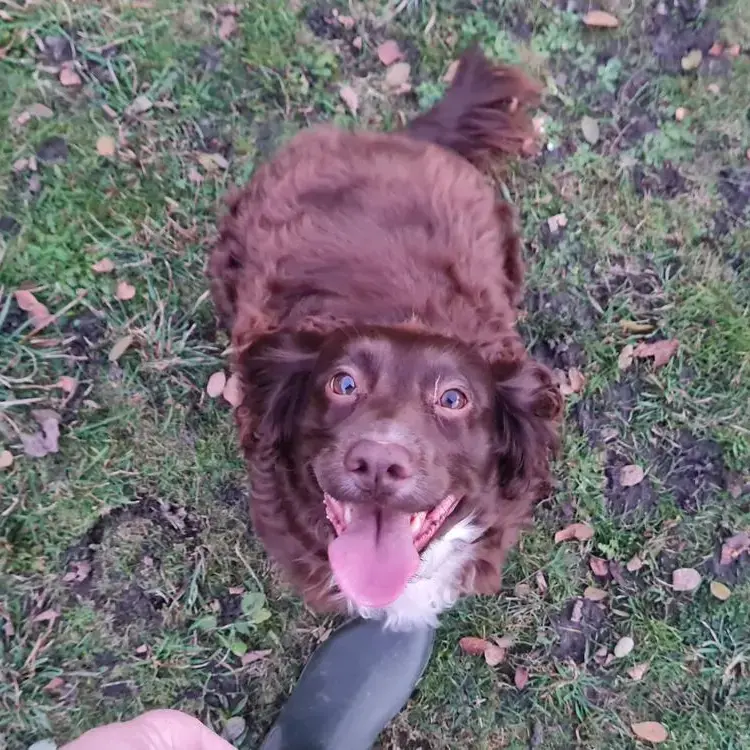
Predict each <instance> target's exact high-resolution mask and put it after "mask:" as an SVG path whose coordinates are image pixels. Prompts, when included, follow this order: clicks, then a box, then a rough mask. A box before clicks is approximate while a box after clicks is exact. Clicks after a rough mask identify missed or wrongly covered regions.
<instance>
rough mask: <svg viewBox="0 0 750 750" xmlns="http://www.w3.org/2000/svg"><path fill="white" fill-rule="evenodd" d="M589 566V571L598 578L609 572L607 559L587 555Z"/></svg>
mask: <svg viewBox="0 0 750 750" xmlns="http://www.w3.org/2000/svg"><path fill="white" fill-rule="evenodd" d="M589 567H590V568H591V572H592V573H593V574H594V575H595V576H598V577H599V578H603V577H604V576H606V575H607V574H608V573H609V568H608V566H607V561H606V560H603V559H602V558H601V557H594V556H593V555H592V556H591V557H589Z"/></svg>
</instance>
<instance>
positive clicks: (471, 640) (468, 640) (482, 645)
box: [458, 635, 489, 656]
mask: <svg viewBox="0 0 750 750" xmlns="http://www.w3.org/2000/svg"><path fill="white" fill-rule="evenodd" d="M488 645H489V642H488V641H486V640H485V639H484V638H477V637H476V636H473V635H467V636H464V637H463V638H462V639H461V640H460V641H459V642H458V647H459V648H460V649H461V651H463V652H464V653H465V654H470V655H471V656H481V655H482V654H483V653H484V650H485V649H486V648H487V646H488Z"/></svg>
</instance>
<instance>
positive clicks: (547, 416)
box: [493, 357, 563, 500]
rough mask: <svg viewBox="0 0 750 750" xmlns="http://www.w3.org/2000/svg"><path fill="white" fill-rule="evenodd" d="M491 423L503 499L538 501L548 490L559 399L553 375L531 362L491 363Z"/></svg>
mask: <svg viewBox="0 0 750 750" xmlns="http://www.w3.org/2000/svg"><path fill="white" fill-rule="evenodd" d="M493 369H494V374H495V388H496V390H495V423H496V429H497V439H498V453H499V456H498V468H499V481H500V484H501V486H502V488H503V495H505V496H506V497H507V498H508V499H514V498H516V497H520V496H522V495H524V496H527V497H529V496H531V497H532V499H533V500H536V499H540V498H541V497H543V496H544V495H545V494H546V493H547V492H548V491H549V489H550V479H549V462H550V457H551V455H552V454H553V453H554V452H555V451H556V449H557V446H558V442H559V437H558V428H559V422H560V417H561V415H562V407H563V400H562V395H561V393H560V389H559V387H558V386H557V384H556V383H555V382H554V380H553V378H552V373H551V372H550V371H549V370H548V369H547V368H546V367H545V366H544V365H541V364H539V363H538V362H535V361H534V360H532V359H530V358H528V357H527V358H525V359H524V360H523V361H522V362H521V363H516V364H514V365H512V366H509V365H502V364H496V365H495V366H494V368H493Z"/></svg>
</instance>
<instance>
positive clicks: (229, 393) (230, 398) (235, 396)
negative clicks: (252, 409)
mask: <svg viewBox="0 0 750 750" xmlns="http://www.w3.org/2000/svg"><path fill="white" fill-rule="evenodd" d="M221 395H222V396H223V397H224V400H225V401H226V402H227V403H229V404H230V405H231V406H233V407H234V408H235V409H236V408H237V407H238V406H239V405H240V404H241V403H242V383H241V382H240V376H239V375H237V373H232V374H231V375H230V376H229V379H228V380H227V384H226V385H225V386H224V390H223V391H222V393H221Z"/></svg>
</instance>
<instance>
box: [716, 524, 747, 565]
mask: <svg viewBox="0 0 750 750" xmlns="http://www.w3.org/2000/svg"><path fill="white" fill-rule="evenodd" d="M746 552H750V533H748V532H747V531H741V532H740V533H739V534H735V535H734V536H730V537H729V538H728V539H726V540H725V541H724V544H722V545H721V560H720V562H721V564H722V565H731V564H732V563H733V562H734V561H735V560H736V559H737V558H738V557H740V556H742V555H744V554H745V553H746Z"/></svg>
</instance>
